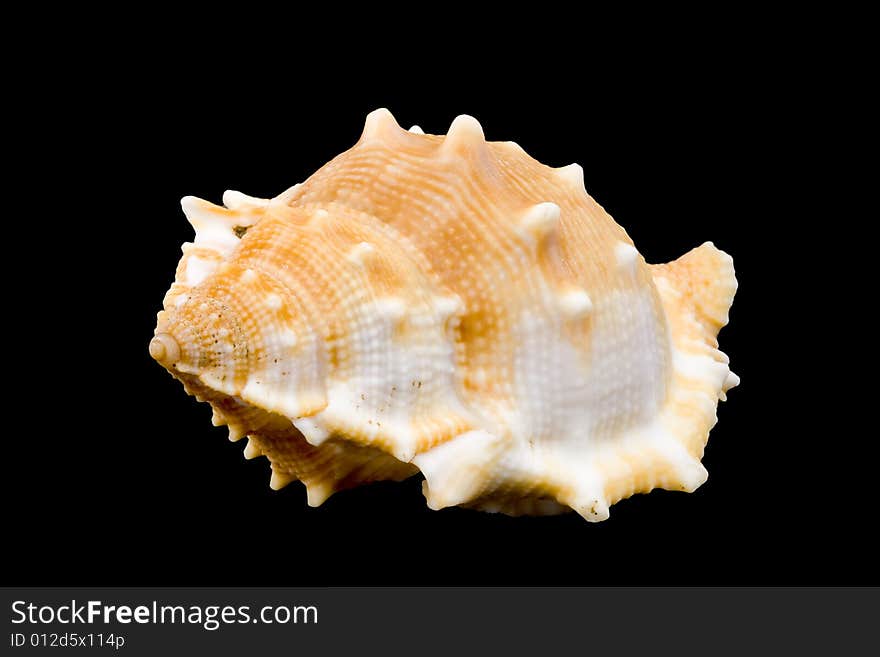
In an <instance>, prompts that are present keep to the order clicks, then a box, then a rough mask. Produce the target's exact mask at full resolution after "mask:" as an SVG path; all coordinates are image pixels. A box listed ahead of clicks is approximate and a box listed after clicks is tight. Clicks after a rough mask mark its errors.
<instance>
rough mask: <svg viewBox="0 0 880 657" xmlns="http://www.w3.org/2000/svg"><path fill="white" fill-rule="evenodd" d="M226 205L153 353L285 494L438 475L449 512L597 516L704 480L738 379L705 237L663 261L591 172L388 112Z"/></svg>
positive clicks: (457, 128) (720, 282)
mask: <svg viewBox="0 0 880 657" xmlns="http://www.w3.org/2000/svg"><path fill="white" fill-rule="evenodd" d="M223 203H224V205H225V207H221V206H218V205H214V204H213V203H209V202H208V201H203V200H201V199H197V198H195V197H191V196H188V197H185V198H184V199H183V200H182V201H181V206H182V208H183V210H184V213H185V214H186V216H187V219H188V220H189V221H190V223H191V224H192V225H193V227H194V228H195V231H196V235H195V238H194V240H193V242H192V243H187V244H184V246H183V249H182V250H183V256H182V258H181V260H180V263H179V264H178V268H177V272H176V276H175V281H174V283H173V285H172V286H171V289H169V291H168V293H167V294H166V296H165V299H164V303H163V309H162V310H161V311H160V312H159V313H158V316H157V320H158V321H157V326H156V331H155V334H154V336H153V338H152V340H151V342H150V344H149V352H150V355H151V356H152V357H153V358H154V359H155V360H156V361H157V362H158V363H159V364H160V365H162V366H163V367H164V368H165V369H166V370H168V372H170V373H171V374H172V375H173V376H174V377H176V378H177V379H178V380H180V382H181V383H182V384H183V386H184V388H185V390H186V391H187V392H188V393H189V394H191V395H193V396H195V397H196V399H197V400H199V401H205V402H207V403H209V404H210V405H211V407H212V408H213V411H214V414H213V418H212V422H213V423H214V424H215V425H218V426H219V425H225V426H227V427H228V428H229V438H230V440H238V439H240V438H242V437H244V436H247V438H248V439H247V445H246V447H245V448H244V456H245V458H247V459H253V458H256V457H258V456H265V457H266V458H267V460H268V465H269V466H270V468H271V477H270V479H269V481H270V486H271V488H273V489H279V488H283V487H285V486H287V485H289V484H291V483H292V482H294V481H301V482H302V483H303V485H304V486H305V487H306V491H307V495H308V503H309V505H311V506H317V505H320V504H321V503H323V502H324V501H325V500H326V499H327V498H328V497H329V496H331V495H333V494H335V493H337V492H339V491H342V490H345V489H348V488H353V487H355V486H358V485H361V484H367V483H370V482H374V481H400V480H402V479H405V478H407V477H411V476H413V475H416V474H418V473H421V475H422V476H424V484H423V491H424V494H425V498H426V501H427V504H428V506H429V507H430V508H432V509H441V508H445V507H450V506H464V507H468V508H471V509H480V510H484V511H489V512H502V513H507V514H511V515H522V514H529V515H552V514H559V513H565V512H571V511H574V512H576V513H578V514H580V515H581V516H582V517H583V518H585V519H586V520H588V521H591V522H596V521H601V520H604V519H606V518H608V517H609V508H610V506H611V505H613V504H615V503H617V502H618V501H620V500H621V499H624V498H626V497H629V496H631V495H633V494H636V493H644V492H648V491H651V490H653V489H655V488H663V489H667V490H678V491H688V492H690V491H694V490H696V489H697V488H698V487H699V486H701V485H702V484H703V483H704V482H705V481H706V479H707V476H708V473H707V471H706V468H705V467H703V464H702V463H701V459H702V457H703V453H704V448H705V446H706V443H707V440H708V436H709V431H710V430H711V429H712V427H713V426H714V425H715V423H716V421H717V415H716V408H717V404H718V402H719V401H720V400H724V399H726V396H727V393H728V392H729V391H730V390H731V388H733V387H735V386H736V385H737V384H739V377H737V376H736V375H735V374H734V373H733V372H732V371H731V370H730V366H729V360H728V358H727V356H726V355H725V354H724V353H722V352H721V351H720V350H719V349H718V332H719V330H721V328H722V327H723V326H724V325H725V324H726V323H727V322H728V320H729V310H730V306H731V303H732V302H733V297H734V294H735V293H736V290H737V282H736V276H735V273H734V268H733V261H732V259H731V258H730V256H728V255H727V254H726V253H724V252H722V251H720V250H718V249H717V248H715V246H714V245H712V244H711V243H708V242H707V243H705V244H703V245H702V246H700V247H698V248H696V249H693V250H692V251H690V252H689V253H687V254H685V255H683V256H682V257H680V258H679V259H678V260H675V261H673V262H670V263H667V264H657V265H649V264H647V263H646V261H645V259H644V258H643V257H642V255H641V254H640V253H639V251H638V250H637V249H636V247H635V246H634V245H633V244H632V242H631V240H630V239H629V237H628V236H627V234H626V232H625V231H624V230H623V229H622V228H621V227H620V226H619V225H618V224H616V223H615V222H614V220H613V219H612V218H611V217H610V216H609V215H608V213H607V212H605V211H604V210H603V209H602V208H601V207H600V206H599V205H598V204H597V203H596V202H595V201H594V200H593V199H592V198H591V197H590V196H589V195H588V194H587V193H586V192H585V190H584V172H583V169H582V168H581V167H580V166H579V165H577V164H572V165H569V166H567V167H562V168H558V169H551V168H549V167H546V166H544V165H543V164H541V163H539V162H537V161H536V160H534V159H532V158H531V157H530V156H529V155H528V154H527V153H526V152H525V151H524V150H523V149H522V148H520V147H519V146H517V145H516V144H515V143H513V142H509V141H508V142H487V141H486V138H485V135H484V134H483V128H482V127H481V126H480V124H479V122H478V121H477V120H476V119H475V118H473V117H471V116H467V115H461V116H458V117H457V118H455V120H454V121H452V124H451V125H450V126H449V129H448V132H447V134H446V135H445V136H442V135H424V134H423V132H422V130H421V129H420V128H418V127H417V126H413V127H412V128H411V129H410V130H409V131H406V130H404V129H402V128H401V127H400V126H399V125H398V124H397V121H395V120H394V117H393V116H392V115H391V113H390V112H389V111H388V110H387V109H378V110H376V111H374V112H371V113H370V114H369V115H368V116H367V118H366V121H365V124H364V129H363V133H362V135H361V137H360V139H359V141H358V142H357V143H356V144H355V145H354V146H353V147H352V148H351V149H350V150H348V151H346V152H345V153H342V154H341V155H339V156H338V157H336V158H334V159H333V160H332V162H330V163H328V165H327V166H324V167H322V168H321V169H319V170H318V171H316V172H315V173H314V174H313V175H312V176H311V177H309V178H308V180H306V181H305V182H303V183H301V184H298V185H294V186H293V187H290V188H289V189H287V190H286V191H283V192H281V193H280V194H279V195H278V196H276V197H274V198H272V199H263V198H257V197H253V196H248V195H246V194H243V193H241V192H237V191H232V190H230V191H227V192H226V193H224V194H223ZM178 439H181V440H182V439H185V437H184V436H179V437H178Z"/></svg>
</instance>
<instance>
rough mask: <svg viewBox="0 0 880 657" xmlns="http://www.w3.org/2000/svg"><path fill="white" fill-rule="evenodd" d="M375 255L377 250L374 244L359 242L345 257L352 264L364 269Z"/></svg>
mask: <svg viewBox="0 0 880 657" xmlns="http://www.w3.org/2000/svg"><path fill="white" fill-rule="evenodd" d="M375 253H376V248H375V247H374V246H373V245H372V244H370V243H369V242H359V243H357V244H355V245H354V246H353V247H351V249H350V250H349V252H348V253H347V254H346V256H345V257H346V259H347V260H348V261H349V262H351V263H352V264H354V265H357V266H359V267H363V266H364V265H366V264H367V261H368V260H369V259H370V258H371V257H372V256H373V255H374V254H375Z"/></svg>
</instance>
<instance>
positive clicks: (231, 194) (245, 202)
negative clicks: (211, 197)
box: [223, 189, 269, 210]
mask: <svg viewBox="0 0 880 657" xmlns="http://www.w3.org/2000/svg"><path fill="white" fill-rule="evenodd" d="M223 205H225V206H226V207H227V208H229V209H230V210H251V209H255V208H265V207H266V206H267V205H269V199H267V198H256V197H255V196H248V195H247V194H242V193H241V192H237V191H235V190H234V189H227V190H226V191H225V192H223Z"/></svg>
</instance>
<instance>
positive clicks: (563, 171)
mask: <svg viewBox="0 0 880 657" xmlns="http://www.w3.org/2000/svg"><path fill="white" fill-rule="evenodd" d="M556 172H557V174H558V175H559V177H560V178H562V179H563V180H567V181H568V182H569V183H571V184H573V185H577V187H578V188H579V189H584V169H583V167H582V166H581V165H580V164H569V165H568V166H565V167H560V168H559V169H557V170H556Z"/></svg>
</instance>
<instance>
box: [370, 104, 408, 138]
mask: <svg viewBox="0 0 880 657" xmlns="http://www.w3.org/2000/svg"><path fill="white" fill-rule="evenodd" d="M401 131H402V128H401V127H400V126H399V125H398V124H397V121H395V120H394V116H392V114H391V112H389V111H388V110H387V109H385V108H384V107H381V108H379V109H377V110H373V111H372V112H370V113H369V114H367V119H366V121H365V122H364V131H363V133H362V134H361V141H364V142H369V141H379V142H381V141H385V140H386V139H387V138H388V137H391V136H393V135H396V134H398V133H400V132H401Z"/></svg>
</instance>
